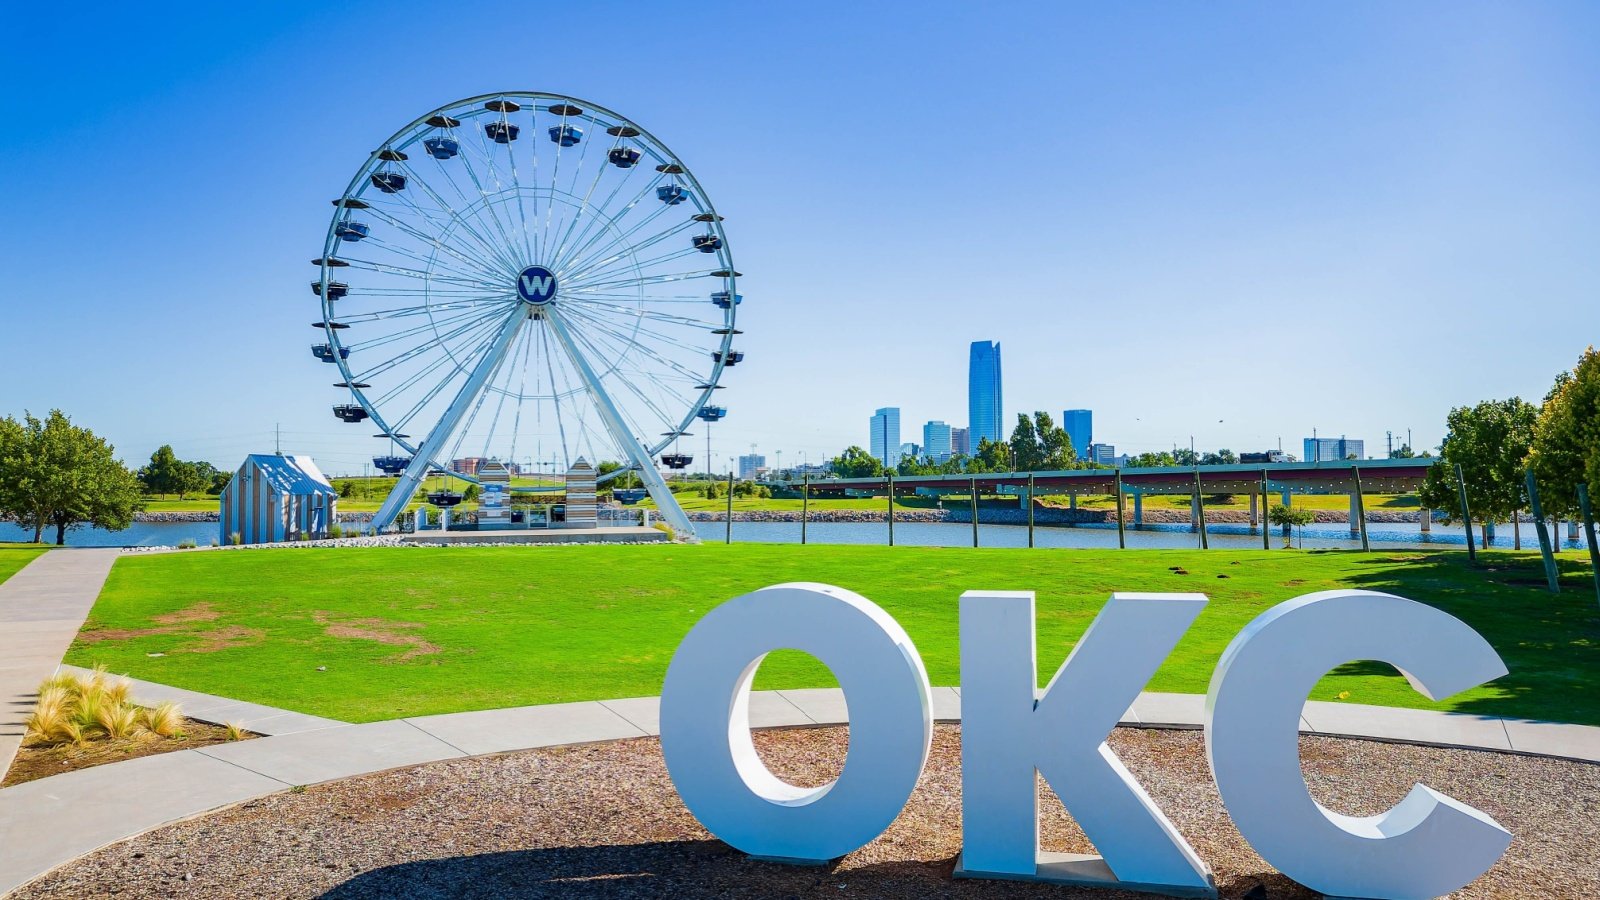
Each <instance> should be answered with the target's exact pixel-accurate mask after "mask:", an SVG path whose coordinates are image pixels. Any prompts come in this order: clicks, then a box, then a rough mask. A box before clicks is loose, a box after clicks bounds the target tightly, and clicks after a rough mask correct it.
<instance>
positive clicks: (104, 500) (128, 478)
mask: <svg viewBox="0 0 1600 900" xmlns="http://www.w3.org/2000/svg"><path fill="white" fill-rule="evenodd" d="M140 492H141V486H140V483H139V479H138V477H137V476H136V475H134V474H133V473H132V472H130V471H128V468H127V467H126V466H124V465H123V464H122V463H121V462H118V461H117V459H116V456H115V455H114V448H113V447H112V446H111V445H110V444H108V443H106V441H105V439H104V438H101V437H99V436H97V435H96V434H95V433H94V432H92V431H90V430H89V429H87V428H79V427H77V426H75V425H73V424H72V420H70V419H68V418H67V417H66V415H64V414H63V413H62V412H61V411H60V410H51V412H50V415H49V416H47V417H46V418H44V419H42V420H41V419H38V418H35V417H34V416H32V415H29V414H26V413H25V414H24V415H23V418H22V420H21V421H18V420H16V419H13V418H10V417H7V418H5V419H3V420H0V519H7V520H9V521H12V522H15V523H17V524H18V525H21V526H22V527H24V528H32V529H33V539H34V541H35V542H38V541H41V540H42V539H43V537H44V529H45V528H46V527H54V528H55V530H56V543H57V544H58V545H59V544H65V543H66V542H67V532H68V531H69V530H71V529H73V528H79V527H82V526H84V525H92V526H95V527H98V528H104V529H107V530H108V531H121V530H122V529H124V528H127V527H128V526H129V525H130V524H131V523H132V522H133V514H134V512H135V511H137V510H138V509H139V506H140Z"/></svg>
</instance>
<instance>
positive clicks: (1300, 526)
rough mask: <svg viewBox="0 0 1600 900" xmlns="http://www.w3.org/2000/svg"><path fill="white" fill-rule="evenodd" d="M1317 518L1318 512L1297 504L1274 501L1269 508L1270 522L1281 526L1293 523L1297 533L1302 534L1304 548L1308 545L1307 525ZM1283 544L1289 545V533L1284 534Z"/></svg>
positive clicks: (1301, 543)
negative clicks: (1302, 507) (1288, 504)
mask: <svg viewBox="0 0 1600 900" xmlns="http://www.w3.org/2000/svg"><path fill="white" fill-rule="evenodd" d="M1316 520H1317V514H1316V513H1314V512H1312V511H1311V510H1309V509H1301V508H1299V507H1295V506H1284V505H1283V504H1281V503H1274V504H1273V505H1272V508H1271V509H1269V510H1267V521H1268V522H1271V523H1272V524H1274V525H1277V526H1279V527H1283V526H1287V525H1292V526H1294V527H1295V529H1296V533H1298V534H1299V536H1300V546H1301V548H1302V549H1303V548H1304V547H1305V545H1306V533H1305V527H1306V526H1307V525H1310V524H1311V523H1312V522H1315V521H1316ZM1283 546H1284V547H1285V548H1287V547H1288V546H1289V535H1287V534H1285V535H1284V536H1283Z"/></svg>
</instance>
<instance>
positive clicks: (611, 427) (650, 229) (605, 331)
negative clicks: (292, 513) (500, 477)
mask: <svg viewBox="0 0 1600 900" xmlns="http://www.w3.org/2000/svg"><path fill="white" fill-rule="evenodd" d="M333 205H334V214H333V219H332V222H331V223H330V224H329V226H328V232H327V237H326V240H325V241H324V244H323V252H322V255H321V256H320V257H318V258H317V259H315V260H313V261H312V262H313V264H314V265H316V266H317V267H318V269H319V277H318V278H317V280H315V281H313V282H312V283H311V289H312V292H313V293H315V294H316V296H317V297H318V299H319V301H320V304H321V313H322V314H321V319H320V321H317V322H315V323H313V324H314V326H315V327H316V328H318V329H319V330H321V331H322V333H323V336H322V340H321V342H319V343H317V344H314V345H313V346H312V348H311V350H312V354H313V355H314V356H315V357H316V358H317V359H318V360H321V361H322V362H324V363H327V364H330V365H333V366H336V367H337V369H338V372H339V381H338V382H337V383H335V385H334V386H335V387H337V388H339V389H340V390H341V391H343V392H344V394H343V396H342V397H341V398H340V399H339V401H338V402H337V403H335V404H334V406H333V413H334V415H335V416H336V417H337V418H339V419H340V420H342V421H344V422H346V423H350V424H352V425H358V426H361V427H365V428H370V429H371V430H372V431H373V432H374V437H376V438H377V439H379V440H380V441H382V442H383V444H382V447H383V448H384V449H383V450H382V451H381V453H380V455H375V456H374V459H373V462H374V464H375V465H376V466H377V468H379V469H380V470H382V471H384V472H386V473H387V474H390V475H396V476H398V480H397V482H396V483H395V485H394V488H393V489H392V490H391V492H390V494H389V496H388V498H387V499H386V500H385V501H384V503H383V505H382V507H381V508H380V510H379V512H378V514H377V516H376V517H375V519H374V520H373V523H372V528H373V529H374V530H384V529H387V528H389V527H391V525H392V524H393V522H394V520H395V518H396V517H397V516H398V515H399V513H400V512H401V511H402V510H403V509H404V508H405V506H406V504H407V503H408V502H409V501H410V499H411V497H412V495H413V494H415V492H416V490H417V488H418V487H419V485H420V484H421V483H422V479H423V478H424V477H425V476H426V475H428V474H429V473H430V472H434V471H439V470H445V471H451V470H452V468H453V467H452V463H453V462H455V461H457V460H463V461H466V463H465V464H461V465H457V466H455V467H454V469H455V471H452V474H454V475H456V476H457V477H459V478H462V479H464V480H466V481H469V482H472V481H476V480H477V478H476V475H475V474H474V471H475V470H474V466H475V465H477V464H478V461H485V460H495V461H498V462H500V463H501V464H503V465H506V466H507V467H508V468H510V469H511V470H512V471H514V472H517V473H519V474H520V475H521V476H523V477H521V478H519V479H517V480H515V481H514V482H513V490H525V491H538V490H551V489H557V488H556V485H557V484H558V481H557V480H556V479H558V478H559V476H560V474H561V473H564V472H565V471H566V470H567V469H568V468H570V467H571V466H572V465H573V464H574V463H575V462H576V461H577V460H578V459H579V458H584V459H587V460H588V461H589V462H590V463H591V464H596V463H599V462H600V461H603V460H616V461H619V462H621V463H623V468H622V469H620V470H618V471H616V472H612V473H609V475H607V476H602V480H604V479H606V478H610V477H614V476H615V475H617V474H620V473H621V472H623V471H630V470H631V471H634V472H637V473H638V474H639V475H640V477H641V478H642V480H643V482H644V484H645V487H646V488H647V489H648V490H649V492H650V494H651V496H652V498H653V499H654V500H655V502H656V505H657V507H658V508H659V510H660V511H661V515H662V516H663V518H665V519H666V520H667V522H668V524H670V525H672V526H673V527H674V528H677V529H679V530H680V531H681V532H683V533H691V532H690V530H689V529H690V526H689V522H688V519H687V517H686V516H685V515H684V514H683V511H682V509H681V508H680V507H679V506H678V504H677V502H676V501H675V500H674V499H673V497H672V494H671V492H670V491H669V490H668V489H667V486H666V482H665V481H664V480H663V478H662V476H661V474H660V472H659V471H657V469H656V465H655V457H657V456H659V457H660V459H661V464H662V465H663V466H666V467H667V468H669V469H683V468H686V467H688V465H689V464H690V463H691V462H692V460H693V458H692V457H691V456H690V455H689V454H687V453H683V452H679V446H678V445H679V441H680V439H681V438H683V437H686V436H688V435H689V430H688V429H689V427H690V425H691V424H692V423H694V422H695V420H696V419H699V420H700V421H701V422H702V423H703V424H705V425H707V426H709V424H710V423H712V422H715V421H718V420H720V419H721V418H723V416H725V415H726V413H727V410H726V408H725V407H722V406H719V405H717V404H716V403H715V402H714V396H715V392H716V391H717V390H718V389H720V388H721V387H722V385H721V384H719V382H720V381H721V380H722V376H723V372H724V371H725V370H726V369H727V368H728V367H730V366H733V365H736V364H737V363H738V362H739V361H740V360H742V359H743V353H742V352H740V351H738V350H736V349H734V348H733V339H734V336H735V335H738V334H739V333H740V332H739V331H738V330H737V329H735V327H734V321H735V319H736V318H737V313H738V307H739V304H740V302H741V300H742V298H741V297H740V295H739V293H738V287H737V280H738V277H739V273H737V272H736V271H734V268H733V257H732V253H731V251H730V249H729V246H728V239H727V235H726V234H725V232H724V230H723V223H722V217H721V216H719V215H717V213H716V210H715V208H714V207H713V206H712V204H711V200H710V198H709V197H708V196H707V195H706V193H705V191H704V190H703V189H702V188H701V186H700V184H699V182H698V181H696V180H695V177H694V175H693V174H692V173H691V172H690V171H689V169H688V167H687V166H686V165H684V163H683V161H682V160H681V159H679V158H678V157H677V156H676V155H675V154H673V153H672V151H670V150H668V149H667V147H666V146H665V145H664V144H662V143H661V142H660V141H659V140H657V139H656V138H655V137H654V136H652V135H651V134H650V133H648V132H646V131H645V130H644V129H643V128H641V127H639V126H638V125H637V124H635V123H633V122H632V121H631V120H629V119H626V118H624V117H622V116H620V115H618V114H617V113H614V112H612V111H610V110H608V109H605V108H603V107H599V106H596V105H594V104H592V103H588V102H586V101H583V100H578V99H575V98H572V97H566V96H562V95H559V94H546V93H537V92H514V93H504V94H491V95H485V96H481V97H474V98H471V99H468V100H462V101H460V102H458V103H453V104H450V105H449V106H445V107H442V108H440V109H437V110H434V111H433V112H430V113H428V114H427V115H424V116H422V117H421V118H418V119H417V120H415V121H413V122H412V123H411V124H409V125H407V126H405V127H404V128H402V129H400V130H399V131H397V132H396V133H395V134H394V135H393V136H392V137H390V138H389V139H388V140H387V141H384V142H383V143H382V144H381V145H380V146H379V147H378V149H377V150H375V151H373V153H372V154H371V156H370V157H369V158H368V159H367V161H366V162H365V163H364V164H363V165H362V166H361V168H360V169H359V170H358V171H357V172H356V175H355V177H354V178H353V179H351V181H350V185H349V187H348V188H346V189H345V192H344V194H343V195H342V196H340V197H339V199H337V200H335V201H333ZM540 476H543V478H541V477H540Z"/></svg>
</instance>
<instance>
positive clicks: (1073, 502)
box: [1067, 491, 1078, 511]
mask: <svg viewBox="0 0 1600 900" xmlns="http://www.w3.org/2000/svg"><path fill="white" fill-rule="evenodd" d="M1067 508H1068V509H1071V510H1074V511H1076V510H1077V508H1078V492H1077V491H1073V492H1072V493H1071V494H1068V495H1067Z"/></svg>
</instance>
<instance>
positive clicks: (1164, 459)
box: [1128, 450, 1178, 469]
mask: <svg viewBox="0 0 1600 900" xmlns="http://www.w3.org/2000/svg"><path fill="white" fill-rule="evenodd" d="M1177 464H1178V461H1177V460H1176V459H1174V458H1173V456H1172V454H1171V453H1168V452H1167V451H1165V450H1162V451H1160V452H1159V453H1141V454H1139V455H1138V456H1133V457H1129V458H1128V468H1130V469H1161V468H1166V467H1169V466H1175V465H1177Z"/></svg>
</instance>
